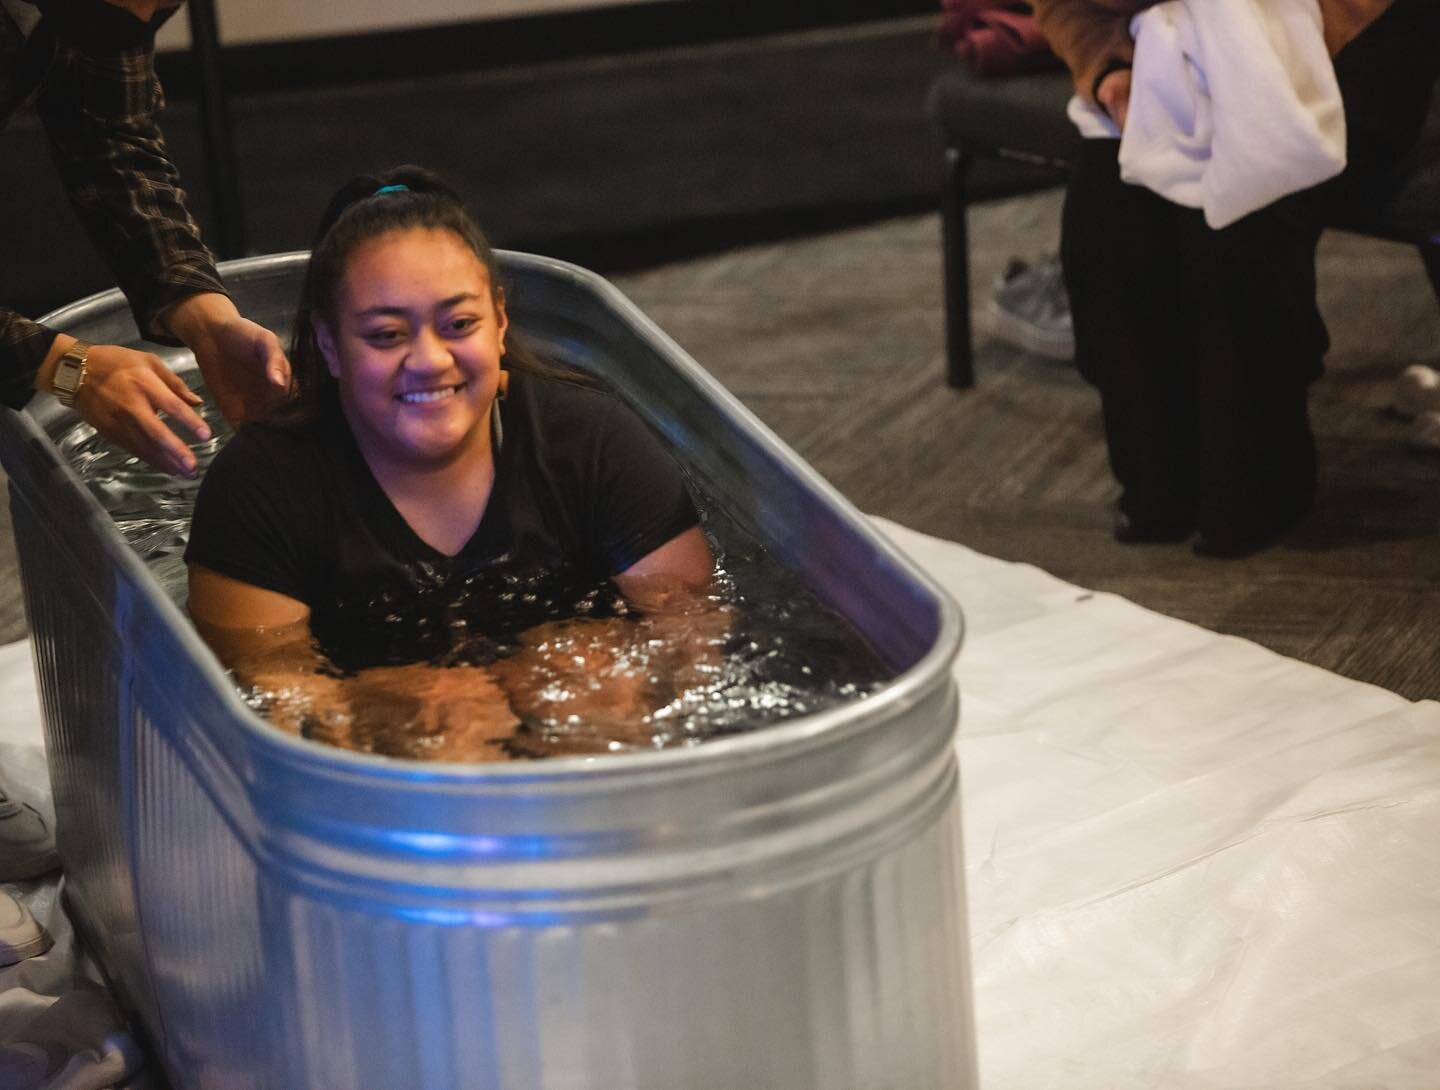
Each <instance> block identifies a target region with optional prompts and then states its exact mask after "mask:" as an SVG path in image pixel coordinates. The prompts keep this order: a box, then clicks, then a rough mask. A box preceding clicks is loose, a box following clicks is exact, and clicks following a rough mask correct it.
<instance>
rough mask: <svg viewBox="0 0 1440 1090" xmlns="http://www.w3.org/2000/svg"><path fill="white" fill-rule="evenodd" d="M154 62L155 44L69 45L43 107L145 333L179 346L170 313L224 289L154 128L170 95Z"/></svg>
mask: <svg viewBox="0 0 1440 1090" xmlns="http://www.w3.org/2000/svg"><path fill="white" fill-rule="evenodd" d="M154 62H155V55H154V46H153V45H152V44H147V45H145V46H143V47H137V48H131V49H125V50H123V51H117V52H113V53H109V54H105V55H101V54H99V53H97V52H92V51H88V50H81V49H78V48H76V47H74V46H73V45H70V44H68V43H67V42H66V41H65V40H64V39H63V38H61V39H60V40H59V41H58V42H57V43H56V52H55V57H54V60H53V61H52V63H51V65H50V68H49V70H48V72H47V73H46V76H45V80H44V82H43V83H42V85H41V88H40V95H39V99H38V102H37V105H38V109H39V113H40V119H41V121H42V122H43V123H44V126H45V132H46V135H47V136H48V137H49V140H50V149H51V153H52V155H53V156H54V159H55V164H56V167H57V168H58V169H59V171H60V178H61V181H62V182H63V183H64V185H65V190H66V192H67V193H68V194H69V197H70V203H71V205H72V206H73V207H74V209H75V212H76V214H77V215H78V216H79V217H80V220H81V222H82V223H83V224H84V225H85V229H86V230H87V231H88V232H89V234H90V237H91V239H92V240H93V241H94V243H95V245H96V247H97V248H98V249H99V251H100V253H101V255H102V256H103V257H104V259H105V262H106V264H107V265H108V266H109V268H110V271H111V273H112V274H113V275H114V276H115V279H116V282H117V283H118V284H119V285H120V289H121V290H122V291H123V292H124V293H125V297H126V298H127V299H128V300H129V301H130V308H131V310H132V311H133V312H134V314H135V322H136V325H137V326H138V327H139V329H140V333H141V335H142V336H144V337H145V338H146V339H148V340H152V341H157V342H159V343H161V344H172V345H173V344H179V343H180V342H179V341H177V340H176V339H175V338H174V337H173V336H172V335H171V334H170V333H169V332H168V330H166V329H165V328H164V326H163V325H162V324H161V323H160V317H161V315H162V314H163V313H164V312H165V310H166V309H167V308H168V307H170V306H172V305H174V304H175V303H178V302H180V301H181V300H182V299H186V298H188V297H189V296H192V295H196V294H199V293H201V292H210V291H214V292H222V293H223V292H224V291H225V288H224V285H223V284H221V282H220V278H219V276H218V275H217V274H216V271H215V263H214V260H213V258H212V257H211V255H210V251H209V250H208V249H206V247H205V244H204V243H203V242H201V241H200V230H199V228H198V227H197V226H196V224H195V221H194V219H193V218H192V217H191V215H190V211H189V209H188V208H187V207H186V199H185V193H184V191H183V190H182V189H181V188H180V177H179V173H178V171H177V170H176V169H175V164H174V163H172V162H171V161H170V155H169V152H168V151H167V150H166V147H165V140H164V137H163V136H161V133H160V129H159V127H158V126H157V125H156V123H155V115H156V114H157V113H158V112H159V111H160V109H161V108H162V107H163V106H164V96H163V94H162V92H161V89H160V82H159V80H158V79H156V78H155V63H154Z"/></svg>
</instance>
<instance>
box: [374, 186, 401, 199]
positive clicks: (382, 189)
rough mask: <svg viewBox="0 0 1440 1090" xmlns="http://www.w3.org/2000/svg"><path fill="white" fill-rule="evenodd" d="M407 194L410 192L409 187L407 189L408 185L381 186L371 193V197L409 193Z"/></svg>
mask: <svg viewBox="0 0 1440 1090" xmlns="http://www.w3.org/2000/svg"><path fill="white" fill-rule="evenodd" d="M409 192H410V187H409V186H408V185H382V186H381V187H380V188H379V189H377V190H375V192H374V193H372V194H371V196H372V197H378V196H380V195H381V194H384V193H409Z"/></svg>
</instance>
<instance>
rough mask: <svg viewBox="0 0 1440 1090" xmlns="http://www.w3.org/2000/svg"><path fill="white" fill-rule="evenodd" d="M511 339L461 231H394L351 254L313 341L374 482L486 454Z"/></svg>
mask: <svg viewBox="0 0 1440 1090" xmlns="http://www.w3.org/2000/svg"><path fill="white" fill-rule="evenodd" d="M505 328H506V318H505V302H504V298H503V296H501V294H500V293H499V292H498V291H495V290H494V289H493V288H492V285H491V282H490V272H489V270H488V269H487V268H486V267H485V265H484V264H483V263H482V262H481V261H480V259H479V258H478V257H476V256H475V253H474V251H473V250H471V249H470V247H469V246H467V245H466V244H465V243H464V242H463V241H462V240H461V239H460V238H459V236H457V235H456V234H455V233H454V232H452V231H447V230H444V229H441V228H425V227H415V228H407V229H404V230H396V231H388V232H386V233H385V234H383V235H377V236H376V237H374V238H371V239H367V240H366V241H364V242H362V243H361V244H360V245H359V246H357V247H356V248H355V249H354V251H353V252H352V253H351V255H350V259H349V261H348V262H347V264H346V267H345V275H344V278H343V280H342V281H341V284H340V290H339V291H338V292H337V294H336V299H335V307H334V317H333V320H332V321H317V322H316V327H315V335H316V341H317V342H318V344H319V346H320V351H321V353H322V354H323V355H324V357H325V361H326V363H327V365H328V367H329V370H330V374H331V375H332V376H334V378H335V379H336V380H337V382H338V383H339V386H340V405H341V408H342V409H343V410H344V412H345V418H346V420H347V421H349V423H350V429H351V431H352V432H354V434H355V439H356V441H357V442H358V443H359V444H360V449H361V450H362V451H363V452H364V454H365V458H366V461H367V462H369V464H370V466H371V468H372V469H373V470H375V471H376V472H377V474H378V473H383V472H384V471H385V470H387V469H392V470H397V471H414V470H424V469H430V468H438V467H440V466H444V465H447V464H449V463H451V462H452V461H454V460H456V459H457V458H461V457H463V456H465V455H466V454H477V453H480V452H482V451H483V452H488V451H489V449H490V405H491V402H492V401H493V400H494V398H495V391H496V388H497V386H498V385H499V380H500V358H501V357H502V356H503V355H504V354H505Z"/></svg>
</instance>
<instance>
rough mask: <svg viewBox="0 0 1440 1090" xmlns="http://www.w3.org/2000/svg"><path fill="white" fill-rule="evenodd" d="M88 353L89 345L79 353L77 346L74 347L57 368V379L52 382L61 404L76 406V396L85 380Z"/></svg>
mask: <svg viewBox="0 0 1440 1090" xmlns="http://www.w3.org/2000/svg"><path fill="white" fill-rule="evenodd" d="M88 351H89V345H85V346H83V347H80V348H79V350H78V351H77V350H76V346H75V345H72V346H71V347H70V348H67V349H66V350H65V353H64V355H62V356H61V357H60V363H59V364H58V365H57V366H56V368H55V377H54V378H53V379H52V380H51V382H50V385H51V388H52V389H53V390H54V392H55V397H56V399H57V400H58V401H59V402H60V404H62V405H74V404H75V395H76V393H78V392H79V390H80V383H81V382H82V381H84V378H85V354H86V352H88Z"/></svg>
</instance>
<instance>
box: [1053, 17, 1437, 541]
mask: <svg viewBox="0 0 1440 1090" xmlns="http://www.w3.org/2000/svg"><path fill="white" fill-rule="evenodd" d="M1316 2H1317V4H1318V14H1319V17H1320V23H1321V32H1322V34H1323V39H1324V41H1323V46H1324V48H1325V49H1326V50H1328V52H1329V54H1330V56H1331V57H1332V58H1333V64H1334V72H1335V77H1336V82H1337V83H1338V88H1339V94H1340V98H1341V100H1342V101H1343V105H1344V114H1345V129H1346V162H1347V163H1348V166H1347V167H1346V169H1345V171H1344V173H1343V174H1341V175H1340V176H1339V177H1338V178H1335V179H1333V180H1332V181H1329V182H1324V183H1322V184H1320V185H1315V186H1312V187H1310V188H1307V189H1302V190H1300V191H1299V192H1293V193H1291V194H1290V195H1289V196H1286V197H1282V198H1281V199H1279V200H1274V201H1273V202H1272V203H1270V204H1268V205H1266V206H1264V207H1261V208H1260V209H1259V210H1258V211H1254V212H1251V213H1250V214H1248V215H1246V216H1244V217H1243V218H1241V219H1239V220H1238V221H1236V222H1234V223H1231V224H1229V225H1227V226H1224V227H1222V228H1218V229H1216V228H1211V227H1210V226H1208V225H1207V224H1206V222H1205V219H1204V217H1203V216H1202V215H1201V212H1200V211H1199V210H1197V209H1194V208H1185V207H1181V206H1180V205H1178V204H1176V203H1173V202H1172V201H1170V200H1167V199H1166V198H1164V197H1162V196H1159V195H1158V194H1157V193H1154V192H1152V191H1150V190H1149V189H1146V188H1143V187H1141V186H1137V185H1131V184H1128V183H1126V182H1124V181H1122V180H1121V177H1120V168H1119V162H1118V149H1119V143H1120V142H1119V141H1118V140H1115V139H1089V140H1086V141H1084V143H1083V147H1082V149H1081V152H1080V153H1079V157H1078V161H1077V163H1076V166H1075V170H1074V173H1073V175H1072V177H1071V180H1070V185H1069V188H1068V191H1067V194H1066V201H1065V212H1064V217H1063V221H1062V228H1061V234H1062V241H1061V258H1062V263H1063V266H1064V273H1065V283H1066V288H1067V291H1068V294H1069V298H1070V304H1071V311H1072V315H1073V320H1074V334H1075V348H1076V363H1077V366H1078V367H1079V370H1080V372H1081V374H1082V375H1084V377H1085V378H1086V379H1087V380H1088V381H1089V382H1090V383H1091V384H1092V385H1094V386H1095V387H1096V388H1097V389H1098V390H1099V393H1100V398H1101V407H1102V414H1103V418H1104V425H1105V436H1106V442H1107V446H1108V449H1109V454H1110V463H1111V468H1112V470H1113V471H1114V474H1115V476H1116V478H1117V480H1118V481H1119V483H1120V486H1121V496H1120V501H1119V511H1118V514H1117V517H1116V523H1115V536H1116V538H1117V539H1119V540H1120V541H1122V542H1127V543H1143V542H1180V541H1186V540H1189V539H1190V538H1191V537H1192V536H1193V537H1195V543H1194V550H1195V551H1196V552H1197V553H1199V554H1201V555H1209V556H1242V555H1246V554H1248V553H1253V552H1255V551H1257V550H1259V549H1262V548H1265V547H1266V546H1268V545H1270V544H1272V543H1273V542H1275V541H1277V540H1278V539H1279V538H1280V537H1282V536H1283V535H1284V534H1285V533H1286V532H1287V531H1289V530H1290V529H1291V528H1292V527H1293V526H1295V525H1296V524H1297V523H1298V522H1299V521H1300V520H1301V519H1303V518H1304V517H1305V515H1306V513H1307V512H1308V511H1309V510H1310V508H1311V506H1312V504H1313V502H1314V497H1315V492H1316V476H1317V467H1316V453H1315V440H1314V436H1313V434H1312V432H1311V428H1310V421H1309V415H1308V396H1309V386H1310V384H1311V383H1312V382H1313V381H1314V380H1315V379H1316V378H1318V377H1319V376H1320V374H1321V371H1322V369H1323V361H1324V356H1325V352H1326V350H1327V348H1328V346H1329V339H1328V335H1327V333H1326V329H1325V325H1324V322H1323V320H1322V319H1321V315H1320V312H1319V309H1318V306H1317V304H1316V294H1315V288H1316V285H1315V248H1316V245H1317V243H1318V241H1319V237H1320V233H1321V230H1322V229H1323V227H1324V226H1325V224H1326V223H1327V222H1328V221H1329V219H1330V215H1331V211H1332V209H1333V208H1334V207H1335V206H1336V202H1337V200H1338V199H1339V198H1340V197H1341V196H1342V195H1343V193H1344V191H1345V187H1346V186H1347V185H1348V184H1349V183H1350V182H1351V181H1352V179H1354V178H1355V177H1357V176H1361V175H1363V174H1364V173H1366V172H1368V171H1373V170H1376V169H1382V168H1384V167H1385V166H1386V165H1388V164H1389V163H1391V162H1393V161H1394V159H1395V158H1396V157H1398V156H1399V155H1400V154H1401V153H1403V152H1404V151H1405V150H1406V149H1408V148H1409V147H1410V146H1411V145H1412V144H1413V143H1414V142H1415V140H1416V138H1417V137H1418V135H1419V133H1420V131H1421V128H1422V127H1423V124H1424V120H1425V116H1426V111H1427V109H1428V107H1429V104H1430V95H1431V88H1432V86H1433V84H1434V82H1435V79H1436V74H1437V66H1440V48H1437V44H1440V0H1316ZM1155 3H1156V0H1035V13H1036V18H1037V20H1038V22H1039V26H1040V29H1041V31H1042V32H1043V34H1044V35H1045V37H1046V39H1047V40H1048V41H1049V42H1050V44H1051V46H1052V47H1053V48H1054V50H1055V52H1056V53H1057V54H1058V55H1059V56H1060V57H1061V58H1062V59H1063V60H1064V61H1065V62H1066V64H1067V65H1068V66H1069V67H1070V70H1071V72H1072V74H1073V75H1074V78H1075V89H1076V94H1077V95H1078V96H1079V97H1080V98H1081V99H1082V100H1084V101H1085V102H1087V103H1089V104H1090V106H1092V107H1097V108H1098V109H1099V110H1101V111H1103V112H1104V113H1105V114H1106V115H1108V118H1109V120H1110V122H1112V123H1113V125H1114V126H1115V128H1117V129H1119V130H1120V131H1122V132H1123V131H1124V129H1125V126H1126V120H1127V114H1128V113H1129V111H1130V96H1131V82H1132V62H1133V58H1134V51H1135V42H1134V41H1133V40H1132V39H1131V25H1132V24H1131V20H1132V18H1133V17H1134V16H1136V15H1137V14H1139V13H1140V12H1142V11H1144V10H1145V9H1147V8H1150V7H1153V6H1155ZM1181 75H1182V74H1181V73H1176V80H1177V81H1179V80H1180V77H1181ZM1222 123H1239V124H1245V123H1247V119H1245V118H1238V119H1237V118H1234V117H1231V118H1229V119H1222V118H1219V117H1217V118H1216V119H1215V125H1216V131H1217V132H1218V131H1219V126H1220V125H1221V124H1222Z"/></svg>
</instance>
